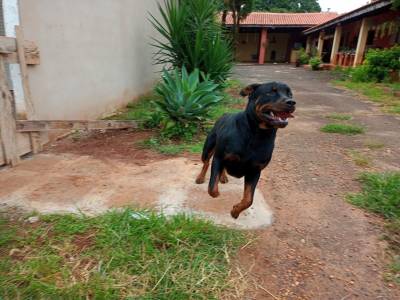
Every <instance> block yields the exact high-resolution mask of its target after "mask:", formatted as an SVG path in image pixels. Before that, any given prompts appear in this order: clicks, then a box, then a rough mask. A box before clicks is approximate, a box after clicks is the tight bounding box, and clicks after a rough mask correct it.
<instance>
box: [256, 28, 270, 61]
mask: <svg viewBox="0 0 400 300" xmlns="http://www.w3.org/2000/svg"><path fill="white" fill-rule="evenodd" d="M267 36H268V32H267V28H263V29H262V30H261V37H260V54H259V56H258V63H259V64H260V65H263V64H264V62H265V53H266V51H267Z"/></svg>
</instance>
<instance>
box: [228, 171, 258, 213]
mask: <svg viewBox="0 0 400 300" xmlns="http://www.w3.org/2000/svg"><path fill="white" fill-rule="evenodd" d="M260 174H261V172H254V173H251V174H247V175H246V176H245V178H244V193H243V199H242V201H241V202H240V203H238V204H236V205H235V206H233V208H232V211H231V216H232V218H234V219H237V218H238V217H239V215H240V213H241V212H242V211H244V210H245V209H248V208H249V207H250V206H251V205H252V204H253V198H254V191H255V190H256V186H257V183H258V180H259V179H260Z"/></svg>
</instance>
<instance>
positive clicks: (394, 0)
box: [393, 0, 400, 9]
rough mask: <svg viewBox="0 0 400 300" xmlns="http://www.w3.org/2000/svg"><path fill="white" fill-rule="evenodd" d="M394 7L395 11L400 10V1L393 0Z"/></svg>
mask: <svg viewBox="0 0 400 300" xmlns="http://www.w3.org/2000/svg"><path fill="white" fill-rule="evenodd" d="M393 7H394V8H395V9H400V0H393Z"/></svg>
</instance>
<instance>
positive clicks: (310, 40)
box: [306, 34, 313, 54]
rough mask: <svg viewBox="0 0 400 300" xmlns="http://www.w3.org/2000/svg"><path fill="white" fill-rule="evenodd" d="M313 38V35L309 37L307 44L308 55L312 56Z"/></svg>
mask: <svg viewBox="0 0 400 300" xmlns="http://www.w3.org/2000/svg"><path fill="white" fill-rule="evenodd" d="M312 40H313V39H312V37H311V34H310V35H309V36H308V37H307V43H306V53H307V54H310V53H311V47H312Z"/></svg>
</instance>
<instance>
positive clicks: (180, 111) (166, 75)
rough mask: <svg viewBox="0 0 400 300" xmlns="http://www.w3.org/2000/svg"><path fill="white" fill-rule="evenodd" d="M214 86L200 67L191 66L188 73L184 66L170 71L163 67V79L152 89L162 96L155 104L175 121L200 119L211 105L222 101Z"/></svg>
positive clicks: (204, 116)
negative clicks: (192, 69)
mask: <svg viewBox="0 0 400 300" xmlns="http://www.w3.org/2000/svg"><path fill="white" fill-rule="evenodd" d="M217 89H218V84H216V83H214V82H213V81H211V80H210V79H209V76H208V75H204V73H201V72H200V71H199V69H194V71H193V72H191V73H190V74H189V73H188V71H187V70H186V67H183V68H182V70H181V71H179V70H178V69H175V70H174V71H172V72H168V71H167V70H165V69H164V71H163V76H162V82H161V83H160V84H159V85H157V86H156V88H155V92H156V93H157V94H158V95H160V96H161V99H160V100H158V101H156V104H157V105H158V106H159V107H160V109H161V110H162V111H163V112H164V113H166V114H167V115H168V117H169V118H170V119H172V120H173V121H175V122H180V123H186V122H198V121H203V120H205V119H206V118H207V116H208V114H209V110H210V108H211V107H212V106H214V105H215V104H217V103H218V102H219V101H221V100H222V96H221V95H220V94H219V93H218V91H217Z"/></svg>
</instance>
